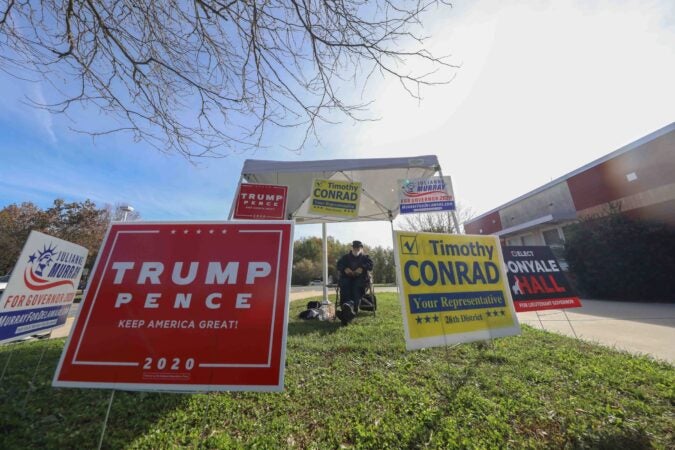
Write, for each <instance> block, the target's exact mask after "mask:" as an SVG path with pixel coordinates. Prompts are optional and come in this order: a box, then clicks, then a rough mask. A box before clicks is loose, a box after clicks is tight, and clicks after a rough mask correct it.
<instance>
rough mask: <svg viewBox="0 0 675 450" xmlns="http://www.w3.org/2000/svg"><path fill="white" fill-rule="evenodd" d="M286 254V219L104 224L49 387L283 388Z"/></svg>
mask: <svg viewBox="0 0 675 450" xmlns="http://www.w3.org/2000/svg"><path fill="white" fill-rule="evenodd" d="M251 242H255V245H251ZM292 245H293V224H292V222H287V221H283V222H282V221H265V222H244V221H241V222H219V223H205V222H202V223H139V222H135V223H115V224H113V225H112V226H111V228H110V229H109V230H108V234H107V236H106V239H105V241H104V244H103V246H102V249H101V252H100V253H99V257H98V260H97V262H96V266H95V268H94V271H93V274H92V277H91V279H90V284H89V289H88V292H87V296H86V298H85V299H84V300H83V303H82V308H81V310H80V313H79V316H78V318H77V323H76V325H75V327H74V329H73V331H72V333H71V335H70V338H69V340H68V343H67V344H66V347H65V348H64V351H63V354H62V355H61V360H60V362H59V365H58V368H57V370H56V373H55V375H54V381H53V384H54V386H66V387H101V388H118V389H129V390H162V391H217V390H254V391H278V390H282V389H283V380H284V361H285V347H286V324H287V320H288V315H287V312H288V308H287V305H288V303H287V302H288V292H289V284H290V283H289V281H290V262H291V248H292V247H291V246H292Z"/></svg>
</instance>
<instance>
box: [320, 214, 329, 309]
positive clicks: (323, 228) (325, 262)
mask: <svg viewBox="0 0 675 450" xmlns="http://www.w3.org/2000/svg"><path fill="white" fill-rule="evenodd" d="M321 232H322V235H323V246H322V247H321V253H323V255H321V256H323V302H324V303H328V236H327V234H328V233H327V226H326V222H323V223H322V224H321Z"/></svg>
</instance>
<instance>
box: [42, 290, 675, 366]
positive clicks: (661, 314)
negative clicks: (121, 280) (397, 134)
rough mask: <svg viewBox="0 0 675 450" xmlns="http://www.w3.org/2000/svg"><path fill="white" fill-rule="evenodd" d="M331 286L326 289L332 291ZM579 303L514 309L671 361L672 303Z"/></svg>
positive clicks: (316, 293) (528, 319)
mask: <svg viewBox="0 0 675 450" xmlns="http://www.w3.org/2000/svg"><path fill="white" fill-rule="evenodd" d="M375 291H376V292H396V287H379V288H376V289H375ZM334 292H335V289H334V288H329V289H328V293H329V294H333V293H334ZM322 295H323V288H322V287H321V286H304V287H293V288H291V301H294V300H301V299H305V298H310V297H320V296H322ZM582 304H583V307H581V308H574V309H567V310H564V311H563V310H550V311H540V312H528V313H518V319H519V320H520V322H521V323H524V324H527V325H530V326H532V327H536V328H540V329H544V330H546V331H552V332H556V333H560V334H564V335H567V336H572V337H574V335H575V334H576V336H577V337H578V338H580V339H584V340H587V341H591V342H596V343H599V344H602V345H606V346H609V347H613V348H616V349H619V350H625V351H628V352H631V353H636V354H647V355H650V356H652V357H654V358H656V359H661V360H665V361H668V362H670V363H671V364H675V304H673V303H671V304H663V303H629V302H612V301H605V300H582ZM78 308H79V305H73V308H72V309H71V314H70V317H69V318H68V321H67V322H66V325H65V326H63V327H61V328H58V329H56V330H54V333H52V337H64V336H67V335H68V333H69V332H70V328H71V326H72V323H73V320H74V316H75V314H76V312H77V309H78Z"/></svg>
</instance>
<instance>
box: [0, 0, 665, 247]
mask: <svg viewBox="0 0 675 450" xmlns="http://www.w3.org/2000/svg"><path fill="white" fill-rule="evenodd" d="M425 31H426V32H427V34H430V35H432V36H433V39H432V40H431V41H430V45H431V46H432V48H433V49H434V50H436V51H437V52H438V53H442V54H448V53H450V54H452V61H453V62H455V63H457V64H459V65H461V68H460V69H459V70H457V72H456V75H455V78H454V80H453V81H452V82H451V83H450V84H448V85H446V86H442V87H436V88H429V89H426V90H424V91H423V92H422V94H423V97H424V99H423V100H422V101H421V102H418V101H416V100H414V99H411V98H409V97H407V96H406V94H405V93H404V92H402V91H401V89H400V88H399V87H398V86H397V83H396V82H395V81H393V80H378V81H377V82H375V83H373V84H371V86H370V89H369V90H368V91H367V93H366V94H367V96H369V97H370V98H374V99H375V100H376V103H375V104H374V105H373V110H372V112H373V114H374V115H376V116H379V117H381V118H382V119H381V120H380V121H379V122H375V123H373V122H367V123H353V122H350V121H346V122H344V123H342V124H340V125H338V126H334V127H321V129H320V132H321V140H322V143H323V147H315V146H311V147H309V148H306V149H305V150H304V151H303V152H302V153H300V154H298V153H295V152H291V151H288V150H284V149H283V146H284V145H285V144H287V143H286V140H290V136H286V135H283V134H279V136H278V141H279V142H278V145H273V146H271V147H270V148H268V149H264V150H260V151H257V152H255V153H253V152H249V153H246V154H238V155H231V156H229V157H227V158H224V159H205V160H201V161H196V162H192V163H191V162H189V161H187V160H185V159H184V158H182V157H180V156H171V155H164V154H161V153H159V152H158V151H156V150H154V149H152V148H150V147H149V146H148V145H147V144H144V143H143V142H133V141H132V140H131V139H129V138H128V137H126V136H106V137H103V138H98V139H97V140H96V141H95V142H93V141H92V139H91V138H90V137H87V136H83V135H80V134H77V133H74V132H73V131H72V130H71V127H72V126H73V124H76V123H77V121H78V120H80V121H81V120H87V121H89V122H96V121H98V120H100V121H104V120H105V118H104V117H102V116H100V115H98V114H97V113H96V112H94V111H88V112H85V113H84V114H82V115H81V116H79V117H75V118H70V119H69V118H66V117H63V116H51V115H49V114H48V113H46V112H44V111H41V110H36V109H34V108H32V107H30V106H28V105H27V104H26V103H25V97H26V96H30V97H32V98H37V99H39V98H44V97H49V92H45V91H44V90H45V89H47V87H46V86H45V85H42V84H39V83H29V82H25V81H20V80H16V79H13V78H11V77H10V76H8V75H6V74H4V73H3V72H1V71H0V136H2V139H0V161H1V162H0V167H1V175H0V207H2V206H5V205H8V204H11V203H21V202H24V201H31V202H34V203H36V204H38V205H40V206H42V207H46V206H49V205H50V204H51V203H52V201H53V200H54V199H55V198H57V197H61V198H64V199H66V200H67V201H73V200H78V201H79V200H84V199H86V198H90V199H92V200H94V201H95V202H96V203H97V204H99V205H103V204H106V203H107V204H115V203H129V204H131V205H133V206H134V207H135V208H136V209H137V210H138V211H139V212H140V213H141V214H142V216H143V218H144V219H148V220H218V219H225V218H226V217H227V215H228V212H229V208H230V205H231V202H232V195H233V193H234V191H235V189H236V183H237V180H238V178H239V174H240V171H241V167H242V164H243V161H244V160H245V159H246V158H259V159H279V160H303V159H307V160H310V159H330V158H349V157H384V156H410V155H416V154H437V155H438V157H439V159H440V161H441V165H442V167H443V172H444V174H445V175H450V176H452V177H453V184H454V187H455V194H456V197H457V198H458V200H459V202H460V203H461V204H463V205H465V206H468V207H470V208H471V209H472V210H473V211H474V212H475V213H482V212H485V211H487V210H489V209H492V208H494V207H496V206H498V205H500V204H501V203H504V202H506V201H508V200H510V199H512V198H514V197H516V196H519V195H522V194H524V193H526V192H528V191H529V190H531V189H534V188H536V187H538V186H540V185H541V184H543V183H546V182H548V181H550V180H551V179H553V178H556V177H558V176H561V175H563V174H565V173H567V172H569V171H571V170H574V169H575V168H577V167H579V166H581V165H583V164H585V163H587V162H590V161H592V160H593V159H596V158H598V157H600V156H602V155H604V154H607V153H609V152H611V151H613V150H615V149H617V148H619V147H621V146H623V145H625V144H628V143H630V142H632V141H634V140H636V139H639V138H640V137H642V136H644V135H645V134H648V133H650V132H652V131H654V130H656V129H658V128H661V127H663V126H666V125H668V124H669V123H671V122H673V121H675V83H674V82H673V80H675V2H672V1H669V0H664V1H631V0H624V1H590V0H588V1H573V0H566V1H562V0H561V1H505V2H493V1H478V2H469V1H468V0H464V1H457V2H454V3H453V8H451V9H446V10H443V11H442V12H439V13H438V14H434V15H433V19H432V21H430V22H428V23H427V24H426V28H425ZM73 121H74V122H73ZM312 234H315V235H319V234H320V227H318V226H300V227H298V229H297V230H296V236H304V235H312ZM329 234H333V235H336V237H337V238H338V239H340V240H342V241H345V242H346V241H350V240H352V239H354V238H356V237H357V236H358V237H360V238H361V239H362V240H364V241H366V242H368V243H372V244H375V245H385V246H390V245H391V236H390V234H389V224H387V223H385V224H372V223H371V224H364V225H350V226H347V225H329Z"/></svg>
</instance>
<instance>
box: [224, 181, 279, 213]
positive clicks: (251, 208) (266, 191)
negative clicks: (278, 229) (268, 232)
mask: <svg viewBox="0 0 675 450" xmlns="http://www.w3.org/2000/svg"><path fill="white" fill-rule="evenodd" d="M246 194H248V195H253V196H259V195H262V196H266V195H272V196H281V199H280V200H279V201H277V202H276V203H274V204H272V205H265V204H262V205H247V204H246V203H245V202H246V199H245V198H243V195H246ZM287 197H288V186H278V185H274V184H255V183H241V184H239V189H237V199H236V202H235V205H234V214H233V216H232V217H233V218H234V219H252V220H283V219H285V218H286V217H285V215H286V199H287ZM261 203H265V202H264V201H263V200H261Z"/></svg>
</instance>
